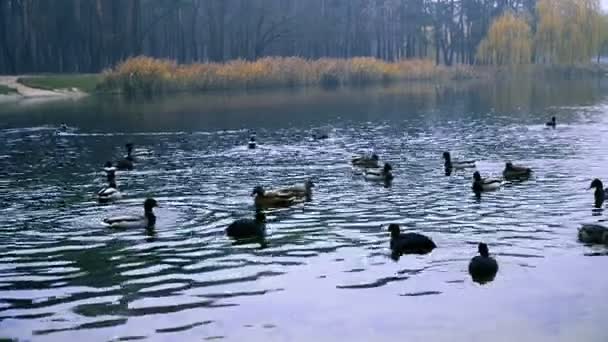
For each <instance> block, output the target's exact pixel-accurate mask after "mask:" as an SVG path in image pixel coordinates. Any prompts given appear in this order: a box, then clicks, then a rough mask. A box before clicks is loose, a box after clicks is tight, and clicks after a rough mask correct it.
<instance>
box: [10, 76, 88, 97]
mask: <svg viewBox="0 0 608 342" xmlns="http://www.w3.org/2000/svg"><path fill="white" fill-rule="evenodd" d="M22 77H26V76H24V75H12V76H0V85H3V86H5V87H8V88H11V89H13V90H14V91H15V93H12V94H5V95H0V102H19V101H21V100H37V102H38V101H52V100H60V99H72V100H76V99H80V98H83V97H86V96H88V95H89V94H88V93H85V92H83V91H81V90H79V89H77V88H71V89H54V90H45V89H39V88H32V87H28V86H26V85H24V84H22V83H21V82H19V79H20V78H22ZM27 77H31V76H27ZM33 77H36V76H33Z"/></svg>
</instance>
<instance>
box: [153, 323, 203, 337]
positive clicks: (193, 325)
mask: <svg viewBox="0 0 608 342" xmlns="http://www.w3.org/2000/svg"><path fill="white" fill-rule="evenodd" d="M211 323H213V321H204V322H198V323H192V324H188V325H184V326H181V327H175V328H166V329H156V332H157V333H161V334H162V333H176V332H180V331H186V330H191V329H194V328H196V327H200V326H203V325H209V324H211Z"/></svg>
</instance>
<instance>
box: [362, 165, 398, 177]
mask: <svg viewBox="0 0 608 342" xmlns="http://www.w3.org/2000/svg"><path fill="white" fill-rule="evenodd" d="M392 170H393V167H392V166H391V164H389V163H385V164H384V167H383V168H382V169H366V170H365V173H364V175H363V177H365V179H367V180H369V181H391V180H393V173H392V172H391V171H392Z"/></svg>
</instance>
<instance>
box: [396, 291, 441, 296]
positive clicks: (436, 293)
mask: <svg viewBox="0 0 608 342" xmlns="http://www.w3.org/2000/svg"><path fill="white" fill-rule="evenodd" d="M440 294H441V291H423V292H411V293H404V294H400V295H399V296H401V297H425V296H436V295H440Z"/></svg>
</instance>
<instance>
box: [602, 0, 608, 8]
mask: <svg viewBox="0 0 608 342" xmlns="http://www.w3.org/2000/svg"><path fill="white" fill-rule="evenodd" d="M602 9H604V11H605V10H608V0H602Z"/></svg>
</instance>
